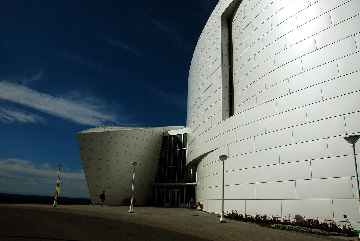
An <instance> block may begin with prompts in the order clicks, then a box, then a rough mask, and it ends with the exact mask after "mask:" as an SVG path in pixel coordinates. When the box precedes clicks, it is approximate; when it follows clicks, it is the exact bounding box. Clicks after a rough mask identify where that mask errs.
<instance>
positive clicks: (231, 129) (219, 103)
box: [187, 0, 360, 228]
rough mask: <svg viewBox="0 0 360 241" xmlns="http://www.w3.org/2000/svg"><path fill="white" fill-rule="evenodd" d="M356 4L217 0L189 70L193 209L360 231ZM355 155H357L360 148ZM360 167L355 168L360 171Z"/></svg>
mask: <svg viewBox="0 0 360 241" xmlns="http://www.w3.org/2000/svg"><path fill="white" fill-rule="evenodd" d="M359 23H360V1H358V0H336V1H329V0H314V1H309V0H258V1H255V0H251V1H250V0H247V1H245V0H244V1H240V0H220V1H219V3H218V5H217V6H216V8H215V9H214V11H213V13H212V14H211V16H210V18H209V20H208V22H207V24H206V26H205V27H204V30H203V32H202V34H201V36H200V38H199V40H198V43H197V46H196V49H195V52H194V55H193V59H192V63H191V68H190V73H189V91H188V117H187V127H188V128H189V139H188V142H189V144H188V157H187V162H188V165H197V166H198V169H197V176H198V179H197V189H196V191H197V201H199V202H202V203H203V206H204V210H206V211H210V212H217V213H220V211H221V197H222V196H221V191H222V168H221V165H222V164H221V162H220V161H219V160H218V156H219V155H228V156H229V158H228V159H227V160H226V161H225V211H231V210H237V211H238V212H241V213H247V214H255V213H258V214H268V215H275V216H276V215H279V216H282V217H283V216H288V215H289V214H290V215H291V218H294V217H295V215H300V216H303V217H304V216H306V218H316V217H319V219H322V220H324V219H327V220H337V221H344V220H345V219H344V217H343V215H347V217H348V218H349V219H350V220H351V221H352V222H353V227H354V228H360V225H359V221H360V216H359V202H358V195H359V194H358V188H357V184H356V171H355V168H354V156H353V152H352V148H351V145H350V144H348V143H347V142H346V141H345V140H344V138H343V137H344V136H346V135H357V134H360V52H359V44H360V24H359ZM357 152H358V151H357ZM357 171H359V170H357Z"/></svg>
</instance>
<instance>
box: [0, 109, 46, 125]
mask: <svg viewBox="0 0 360 241" xmlns="http://www.w3.org/2000/svg"><path fill="white" fill-rule="evenodd" d="M0 122H3V123H7V124H10V123H45V120H44V118H42V117H41V116H38V115H35V114H32V113H29V112H27V111H24V110H19V109H16V108H4V107H0Z"/></svg>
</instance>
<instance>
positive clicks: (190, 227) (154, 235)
mask: <svg viewBox="0 0 360 241" xmlns="http://www.w3.org/2000/svg"><path fill="white" fill-rule="evenodd" d="M134 211H135V213H128V207H124V206H116V207H113V206H98V205H92V206H91V205H63V206H61V205H59V206H58V207H56V208H54V207H52V206H51V205H33V204H31V205H29V204H23V205H18V204H10V205H9V204H0V214H1V215H0V224H1V225H0V240H11V241H17V240H84V241H85V240H86V241H92V240H106V241H112V240H187V241H191V240H295V241H321V240H334V241H335V240H356V238H348V237H327V236H318V235H309V234H303V233H297V232H290V231H283V230H277V229H270V228H264V227H260V226H258V225H256V224H252V223H244V222H238V221H232V220H230V221H227V223H219V218H218V217H217V216H214V215H209V214H207V213H204V212H201V211H196V210H189V209H184V208H157V207H134Z"/></svg>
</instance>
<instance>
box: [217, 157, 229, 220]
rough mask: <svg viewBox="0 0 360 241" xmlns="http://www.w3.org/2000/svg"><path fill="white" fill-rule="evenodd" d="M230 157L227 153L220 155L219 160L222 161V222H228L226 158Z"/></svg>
mask: <svg viewBox="0 0 360 241" xmlns="http://www.w3.org/2000/svg"><path fill="white" fill-rule="evenodd" d="M227 158H228V156H227V155H221V156H219V160H220V161H222V174H223V175H222V198H221V216H220V223H226V221H225V216H224V196H225V191H224V189H225V160H226V159H227Z"/></svg>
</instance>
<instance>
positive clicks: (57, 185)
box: [53, 164, 64, 207]
mask: <svg viewBox="0 0 360 241" xmlns="http://www.w3.org/2000/svg"><path fill="white" fill-rule="evenodd" d="M62 166H64V165H63V164H57V167H58V178H57V182H56V188H55V190H56V191H55V197H54V204H53V207H57V199H58V196H59V195H60V168H61V167H62Z"/></svg>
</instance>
